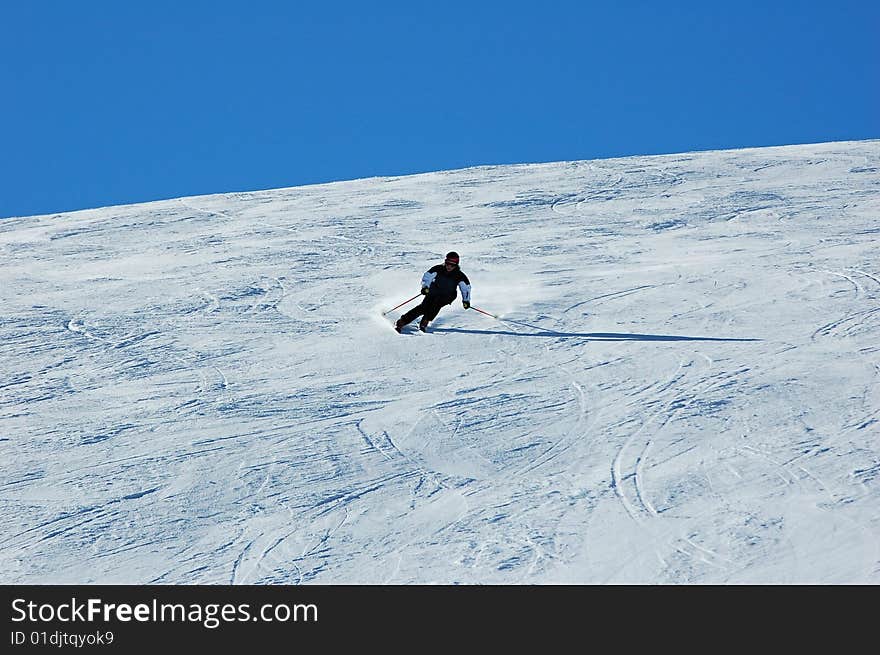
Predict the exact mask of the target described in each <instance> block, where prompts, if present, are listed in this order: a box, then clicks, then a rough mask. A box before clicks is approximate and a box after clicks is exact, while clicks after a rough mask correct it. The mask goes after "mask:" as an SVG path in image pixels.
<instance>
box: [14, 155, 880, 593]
mask: <svg viewBox="0 0 880 655" xmlns="http://www.w3.org/2000/svg"><path fill="white" fill-rule="evenodd" d="M878 163H880V142H877V141H867V142H853V143H838V144H816V145H811V146H792V147H782V148H763V149H749V150H740V151H718V152H706V153H683V154H679V155H667V156H657V157H633V158H626V159H616V160H603V161H595V162H559V163H553V164H539V165H522V166H484V167H478V168H473V169H465V170H460V171H443V172H439V173H433V174H424V175H416V176H410V177H396V178H375V179H368V180H356V181H351V182H341V183H335V184H325V185H315V186H310V187H300V188H293V189H277V190H272V191H261V192H253V193H233V194H226V195H216V196H205V197H200V198H182V199H177V200H170V201H161V202H155V203H148V204H143V205H132V206H126V207H109V208H103V209H96V210H90V211H84V212H76V213H72V214H66V215H56V216H45V217H29V218H20V219H4V220H3V221H0V248H2V250H3V253H4V258H5V262H4V267H2V271H0V276H2V277H0V289H2V290H3V300H4V307H5V312H4V316H3V317H0V339H2V340H3V343H4V350H3V352H2V353H0V362H2V366H3V369H2V373H3V374H2V376H0V451H2V461H3V473H4V475H3V481H2V482H0V503H2V507H3V522H4V530H3V532H2V534H3V535H4V536H3V537H2V538H0V567H2V571H3V580H4V582H6V583H12V584H20V583H36V584H44V583H61V584H65V583H110V584H115V583H134V584H138V583H149V584H328V583H329V584H333V583H355V584H360V583H367V584H391V583H395V584H397V583H402V584H415V583H442V584H451V583H463V584H542V583H569V584H570V583H576V584H584V583H588V584H589V583H650V584H656V583H660V584H670V583H671V584H681V583H701V584H702V583H708V584H713V583H815V582H818V583H869V584H870V583H877V582H880V510H878V508H880V502H878V500H880V499H878V483H880V445H878V444H880V439H878V435H880V347H878V345H877V344H878V343H880V307H878V306H877V301H878V299H880V271H878V266H877V257H876V238H877V229H876V226H875V222H876V215H877V210H878V209H880V165H878ZM426 225H429V226H430V228H429V229H426V228H425V226H426ZM453 248H454V249H456V250H458V251H459V252H461V254H462V257H463V262H462V266H463V269H464V270H465V272H467V274H468V275H469V276H470V278H471V281H472V283H473V285H474V297H473V303H474V306H475V307H480V308H481V309H485V310H487V311H489V312H490V313H496V314H498V315H499V318H498V319H493V318H490V317H488V316H485V315H482V314H479V313H478V312H474V311H468V312H465V311H463V310H462V309H461V306H460V302H455V303H453V304H452V305H451V306H450V307H446V308H444V309H443V310H442V312H441V313H440V315H439V316H438V318H437V320H436V321H434V323H433V324H432V326H431V330H430V331H429V332H428V333H427V334H422V333H419V332H418V331H413V330H410V331H407V332H406V333H405V334H403V335H397V334H396V333H395V332H394V331H393V330H392V329H391V328H390V327H389V321H393V320H394V318H396V316H398V315H399V314H400V313H402V312H403V311H405V310H406V309H407V308H408V307H410V306H412V305H407V306H406V307H401V308H400V309H399V310H396V311H395V312H391V313H389V315H388V316H387V317H385V318H382V317H381V316H379V309H378V308H388V307H392V306H394V305H396V304H397V303H399V302H401V301H402V300H403V299H404V298H407V297H409V296H410V295H412V294H413V293H416V292H417V291H418V280H419V278H420V276H421V274H422V272H423V271H424V270H425V269H427V268H428V267H429V266H431V265H433V264H435V263H437V262H438V261H439V260H440V258H442V255H443V254H444V253H445V252H446V251H447V250H449V249H453Z"/></svg>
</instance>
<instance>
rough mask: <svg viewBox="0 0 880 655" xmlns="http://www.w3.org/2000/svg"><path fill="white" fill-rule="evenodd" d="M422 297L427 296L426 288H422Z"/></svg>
mask: <svg viewBox="0 0 880 655" xmlns="http://www.w3.org/2000/svg"><path fill="white" fill-rule="evenodd" d="M422 295H423V296H427V295H428V287H422Z"/></svg>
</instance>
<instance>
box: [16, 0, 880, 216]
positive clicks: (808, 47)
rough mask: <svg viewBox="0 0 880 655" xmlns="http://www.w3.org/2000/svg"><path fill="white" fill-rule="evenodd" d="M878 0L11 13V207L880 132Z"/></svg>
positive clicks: (40, 9) (79, 8)
mask: <svg viewBox="0 0 880 655" xmlns="http://www.w3.org/2000/svg"><path fill="white" fill-rule="evenodd" d="M878 34H880V3H878V2H876V1H870V2H869V1H861V2H856V1H851V0H837V1H835V2H833V3H830V2H810V1H804V2H787V1H786V2H782V1H780V2H774V1H773V0H766V1H764V2H757V1H756V2H752V1H751V0H745V1H743V0H740V1H738V2H733V3H729V2H724V3H720V2H719V3H715V2H706V1H705V0H704V1H703V2H684V1H682V2H676V1H675V0H670V1H668V2H647V1H644V2H635V1H626V0H622V1H619V2H607V1H603V2H589V1H587V0H582V1H580V2H576V1H571V2H568V1H564V2H554V1H553V0H544V1H542V2H538V1H533V2H516V1H511V2H479V1H478V0H471V1H470V2H459V1H458V0H445V1H444V2H417V1H415V0H410V1H409V2H396V1H395V2H382V1H377V2H372V3H368V2H334V1H332V0H324V1H322V2H308V3H306V2H292V1H291V2H280V1H279V2H267V1H261V0H250V1H249V2H243V1H240V2H224V1H222V0H218V1H214V2H196V1H192V2H186V1H184V0H176V1H174V2H171V1H167V0H150V1H149V2H135V1H132V2H116V1H113V2H110V1H101V2H98V1H89V0H80V1H77V2H72V1H60V0H59V1H38V0H34V1H33V2H24V1H22V2H14V3H12V2H8V3H4V5H3V8H2V9H0V90H2V95H0V125H2V140H0V145H2V151H3V154H2V158H0V217H8V216H24V215H31V214H48V213H56V212H63V211H71V210H75V209H83V208H90V207H100V206H106V205H115V204H129V203H135V202H145V201H150V200H158V199H162V198H175V197H180V196H189V195H198V194H206V193H222V192H229V191H248V190H258V189H270V188H278V187H289V186H299V185H303V184H312V183H318V182H328V181H334V180H347V179H354V178H361V177H370V176H376V175H404V174H409V173H418V172H426V171H434V170H444V169H451V168H461V167H466V166H473V165H481V164H508V163H522V162H544V161H562V160H575V159H596V158H605V157H617V156H626V155H642V154H661V153H673V152H685V151H691V150H709V149H725V148H738V147H751V146H770V145H784V144H796V143H816V142H823V141H839V140H860V139H873V138H880V39H878V37H877V35H878Z"/></svg>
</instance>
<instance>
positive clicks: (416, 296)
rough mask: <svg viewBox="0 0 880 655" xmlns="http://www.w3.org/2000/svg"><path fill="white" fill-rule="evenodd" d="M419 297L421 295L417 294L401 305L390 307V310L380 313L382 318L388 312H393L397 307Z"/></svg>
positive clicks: (401, 305) (401, 304)
mask: <svg viewBox="0 0 880 655" xmlns="http://www.w3.org/2000/svg"><path fill="white" fill-rule="evenodd" d="M421 295H422V294H421V293H417V294H416V295H414V296H413V297H412V298H410V299H409V300H404V301H403V302H402V303H400V304H399V305H397V306H396V307H392V308H391V309H386V310H385V311H384V312H382V316H385V314H387V313H388V312H393V311H394V310H395V309H397V307H403V306H404V305H405V304H406V303H408V302H412V301H413V300H415V299H416V298H418V297H419V296H421Z"/></svg>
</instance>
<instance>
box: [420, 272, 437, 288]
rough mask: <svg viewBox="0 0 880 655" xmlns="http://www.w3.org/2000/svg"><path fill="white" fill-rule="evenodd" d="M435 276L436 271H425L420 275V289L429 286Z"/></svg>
mask: <svg viewBox="0 0 880 655" xmlns="http://www.w3.org/2000/svg"><path fill="white" fill-rule="evenodd" d="M436 277H437V273H434V272H431V271H425V274H424V275H423V276H422V290H424V289H427V288H428V287H429V286H431V283H432V282H433V281H434V278H436Z"/></svg>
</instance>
